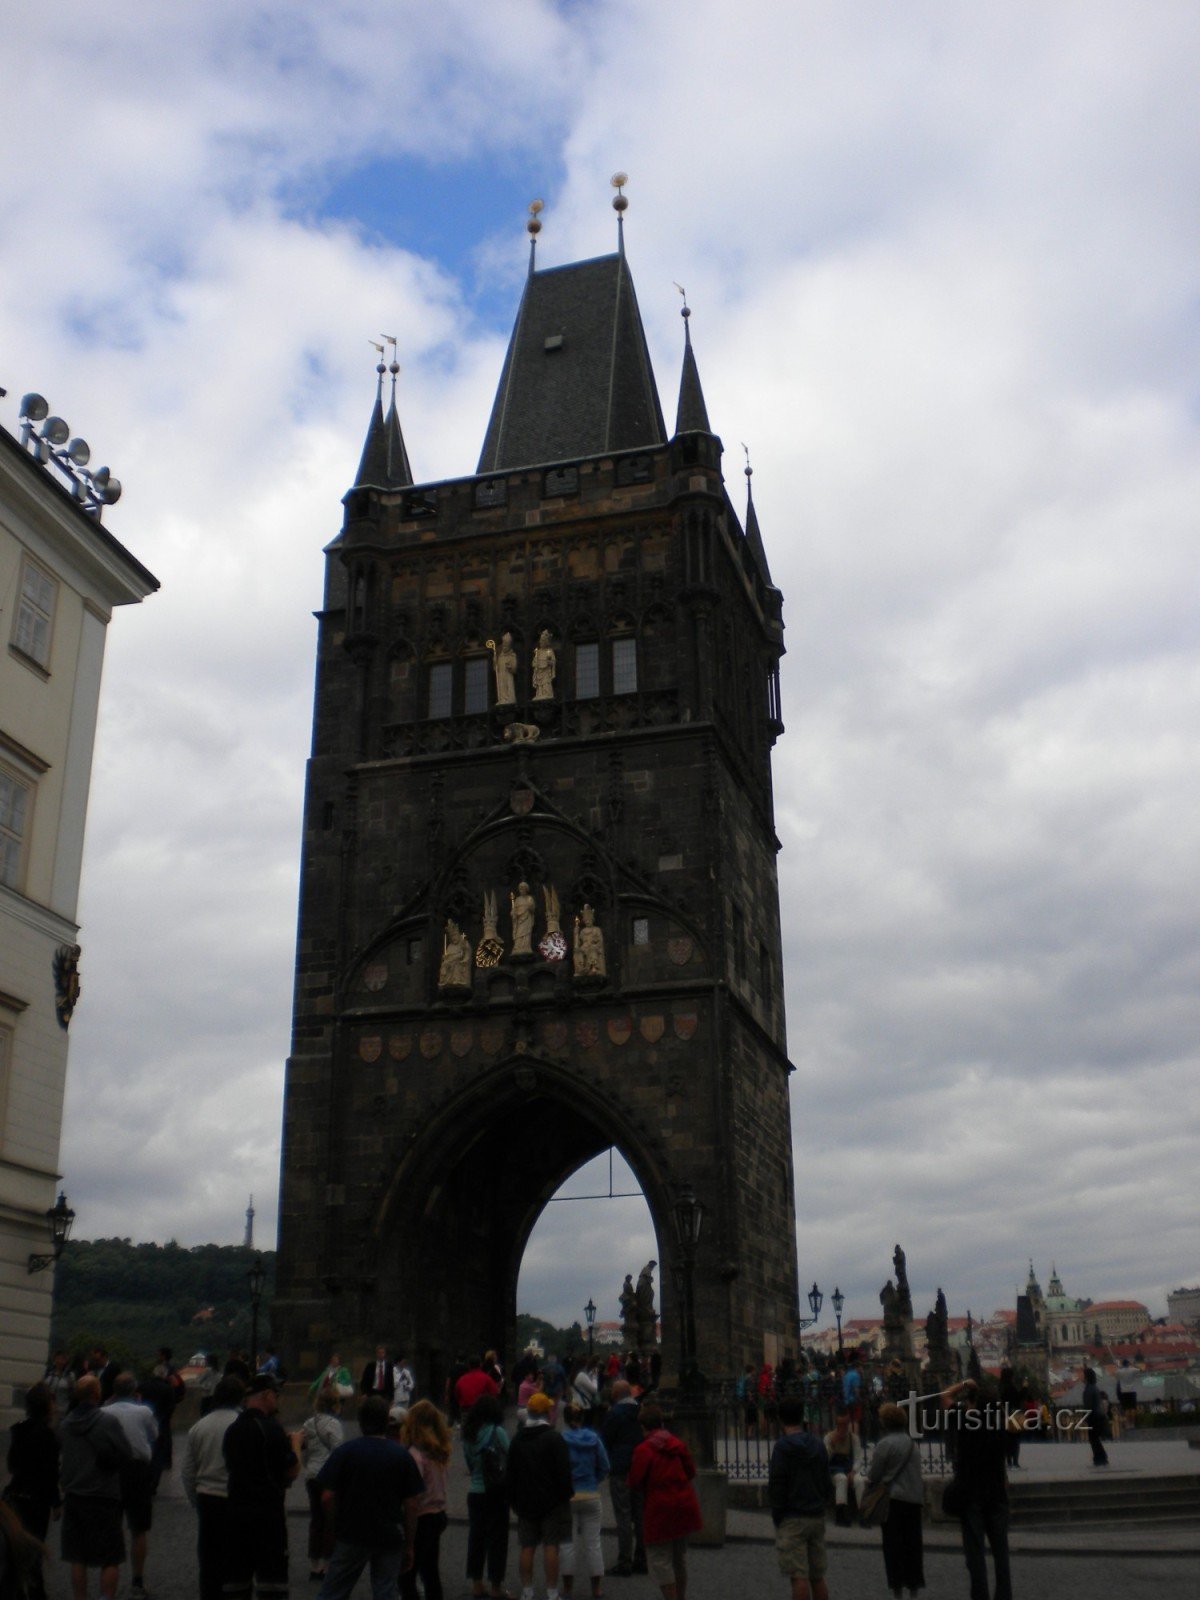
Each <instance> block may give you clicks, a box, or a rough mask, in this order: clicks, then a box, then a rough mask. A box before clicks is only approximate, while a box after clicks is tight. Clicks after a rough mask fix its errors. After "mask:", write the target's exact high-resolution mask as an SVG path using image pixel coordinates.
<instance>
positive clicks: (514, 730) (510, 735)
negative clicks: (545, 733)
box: [504, 722, 542, 744]
mask: <svg viewBox="0 0 1200 1600" xmlns="http://www.w3.org/2000/svg"><path fill="white" fill-rule="evenodd" d="M541 736H542V730H541V729H540V728H539V727H538V725H537V723H536V722H510V723H509V724H508V726H507V727H506V728H505V730H504V742H505V744H532V743H533V741H534V740H535V739H540V738H541Z"/></svg>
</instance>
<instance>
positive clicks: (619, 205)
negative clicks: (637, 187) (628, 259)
mask: <svg viewBox="0 0 1200 1600" xmlns="http://www.w3.org/2000/svg"><path fill="white" fill-rule="evenodd" d="M608 181H609V182H610V183H611V184H612V186H613V188H614V189H615V190H616V191H617V192H616V194H615V195H614V196H613V203H612V208H613V210H614V211H615V212H616V213H617V254H618V255H622V256H623V255H624V254H625V213H626V212H627V211H628V210H629V201H628V200H627V199H626V198H625V193H624V190H625V185H626V184H627V183H628V182H629V174H628V173H627V172H614V173H613V175H612V177H611V178H610V179H609V180H608Z"/></svg>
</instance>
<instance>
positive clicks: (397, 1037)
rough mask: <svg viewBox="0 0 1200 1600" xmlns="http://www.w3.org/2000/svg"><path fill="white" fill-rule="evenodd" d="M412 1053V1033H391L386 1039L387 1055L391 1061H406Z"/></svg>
mask: <svg viewBox="0 0 1200 1600" xmlns="http://www.w3.org/2000/svg"><path fill="white" fill-rule="evenodd" d="M411 1054H412V1034H411V1033H393V1034H392V1035H391V1036H390V1038H389V1039H388V1055H390V1056H391V1058H392V1060H393V1061H407V1060H408V1058H409V1056H410V1055H411Z"/></svg>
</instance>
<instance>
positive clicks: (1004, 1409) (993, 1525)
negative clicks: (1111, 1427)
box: [0, 1345, 1107, 1600]
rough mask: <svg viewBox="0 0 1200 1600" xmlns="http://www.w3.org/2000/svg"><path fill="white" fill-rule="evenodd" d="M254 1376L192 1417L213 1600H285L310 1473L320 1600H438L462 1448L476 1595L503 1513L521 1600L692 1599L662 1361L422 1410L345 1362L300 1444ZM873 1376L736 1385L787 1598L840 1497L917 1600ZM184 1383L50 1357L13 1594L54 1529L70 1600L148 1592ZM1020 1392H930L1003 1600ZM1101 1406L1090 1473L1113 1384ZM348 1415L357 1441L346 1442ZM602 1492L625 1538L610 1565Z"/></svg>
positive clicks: (29, 1408)
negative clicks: (755, 1433)
mask: <svg viewBox="0 0 1200 1600" xmlns="http://www.w3.org/2000/svg"><path fill="white" fill-rule="evenodd" d="M254 1367H255V1370H253V1371H251V1365H250V1363H249V1362H248V1361H247V1360H246V1358H245V1357H244V1356H243V1355H241V1354H239V1353H237V1352H235V1353H233V1354H232V1355H231V1356H230V1358H229V1359H228V1360H227V1361H226V1362H225V1364H224V1367H223V1369H222V1370H221V1371H219V1372H218V1371H216V1369H215V1368H213V1369H211V1379H209V1381H202V1382H201V1383H200V1384H199V1385H198V1387H199V1389H200V1392H201V1410H202V1413H203V1414H202V1415H201V1417H200V1420H199V1421H198V1422H196V1423H195V1424H194V1425H193V1426H192V1428H191V1429H190V1431H189V1432H188V1434H187V1436H186V1443H185V1444H184V1446H183V1448H182V1449H181V1451H180V1474H179V1475H180V1481H181V1484H182V1487H183V1490H184V1492H185V1494H186V1496H187V1499H188V1501H189V1502H190V1504H191V1506H192V1508H193V1509H194V1511H195V1514H196V1552H197V1566H198V1574H199V1591H200V1597H201V1600H252V1596H253V1595H254V1594H257V1595H258V1596H260V1597H263V1600H270V1597H277V1600H282V1597H284V1596H285V1595H286V1594H287V1592H288V1581H289V1579H288V1571H289V1563H288V1558H289V1552H288V1523H287V1517H286V1515H285V1498H286V1495H287V1492H288V1489H289V1487H290V1485H291V1484H292V1483H293V1482H294V1481H296V1480H297V1479H298V1478H299V1479H302V1481H303V1484H304V1488H305V1493H306V1496H307V1500H308V1511H309V1515H308V1524H307V1531H306V1532H307V1555H308V1566H309V1573H310V1577H311V1578H312V1580H313V1581H314V1583H316V1584H318V1585H319V1588H316V1589H315V1590H314V1591H313V1592H314V1594H315V1596H316V1600H346V1597H348V1596H349V1595H350V1593H351V1591H352V1590H353V1588H354V1585H355V1583H356V1582H357V1581H358V1579H359V1577H360V1575H361V1574H362V1573H363V1572H364V1571H368V1572H369V1577H370V1584H371V1593H372V1595H373V1597H375V1600H381V1597H382V1596H384V1595H386V1596H388V1597H389V1600H391V1597H394V1596H397V1595H399V1596H400V1600H417V1595H418V1593H419V1594H420V1595H421V1596H423V1600H442V1597H443V1593H444V1586H443V1580H442V1574H441V1542H442V1535H443V1532H444V1529H445V1527H446V1522H447V1475H448V1471H449V1468H450V1465H451V1462H452V1458H453V1456H454V1454H455V1451H456V1449H457V1450H458V1451H460V1452H461V1458H462V1462H463V1465H464V1468H465V1471H466V1472H467V1473H468V1474H469V1483H468V1493H467V1549H466V1577H467V1580H468V1582H469V1584H470V1587H471V1593H472V1596H473V1597H474V1600H485V1597H487V1600H514V1597H513V1595H512V1593H511V1591H510V1590H509V1589H508V1588H507V1587H506V1583H507V1582H508V1580H509V1574H510V1562H511V1557H512V1552H511V1551H510V1545H511V1544H512V1542H513V1539H512V1534H513V1524H514V1522H515V1546H516V1549H515V1567H516V1574H517V1578H518V1579H519V1584H520V1593H521V1597H522V1600H533V1596H534V1594H535V1583H536V1582H537V1581H538V1580H539V1579H540V1582H541V1586H542V1592H543V1593H544V1594H545V1595H546V1597H547V1600H559V1597H560V1596H571V1595H575V1594H578V1595H580V1596H582V1597H585V1600H598V1597H599V1596H600V1595H601V1594H602V1592H603V1579H604V1577H605V1576H618V1577H625V1576H632V1575H634V1574H637V1573H644V1574H646V1575H647V1577H648V1578H649V1579H650V1580H651V1581H652V1582H653V1583H654V1584H655V1585H656V1586H657V1587H659V1588H660V1589H661V1591H662V1593H663V1596H664V1597H665V1600H685V1597H686V1591H687V1544H688V1539H689V1537H690V1536H691V1535H692V1534H693V1533H695V1532H696V1531H697V1530H698V1529H699V1528H700V1526H701V1523H702V1518H701V1512H700V1504H699V1500H698V1498H697V1495H696V1492H695V1488H694V1479H695V1476H696V1467H695V1463H694V1461H693V1458H692V1455H691V1453H690V1451H689V1449H688V1446H687V1444H686V1443H685V1442H684V1440H683V1439H681V1438H680V1437H678V1436H677V1434H676V1433H675V1432H673V1431H672V1429H671V1427H670V1425H669V1421H668V1418H667V1416H666V1415H665V1413H664V1411H663V1409H662V1407H661V1406H660V1404H659V1403H658V1394H657V1392H656V1391H657V1383H658V1366H657V1362H656V1361H654V1360H652V1359H647V1358H643V1357H641V1356H640V1355H637V1354H636V1353H635V1354H631V1355H620V1356H619V1355H615V1354H614V1355H611V1356H609V1357H607V1358H600V1357H589V1358H587V1359H585V1360H579V1361H574V1362H569V1363H564V1362H562V1361H560V1360H559V1359H558V1358H557V1357H555V1356H548V1357H542V1356H541V1355H540V1353H538V1352H536V1351H533V1350H530V1351H527V1352H526V1353H525V1354H524V1355H523V1356H522V1357H521V1358H520V1360H519V1361H518V1362H517V1363H516V1365H515V1366H514V1367H513V1369H512V1371H511V1372H510V1373H507V1374H506V1373H505V1372H503V1370H502V1368H501V1365H500V1362H499V1360H498V1358H497V1355H496V1352H495V1351H494V1350H488V1351H485V1352H484V1353H483V1354H482V1355H481V1356H478V1357H471V1358H469V1359H463V1360H460V1361H458V1362H456V1363H455V1364H454V1366H453V1368H452V1369H451V1371H450V1373H449V1375H448V1376H447V1378H446V1379H445V1382H444V1384H439V1386H438V1391H439V1392H438V1393H437V1395H436V1400H435V1398H433V1397H429V1396H421V1395H419V1393H418V1384H417V1379H416V1376H415V1374H414V1372H413V1368H412V1366H411V1364H410V1363H409V1361H408V1360H407V1358H406V1357H405V1356H404V1355H403V1354H400V1355H392V1354H390V1353H389V1352H388V1350H387V1348H386V1347H385V1346H382V1345H380V1346H378V1347H377V1348H376V1351H375V1356H374V1359H373V1360H372V1361H370V1362H368V1363H367V1364H366V1365H365V1366H364V1368H363V1370H362V1372H361V1374H360V1375H359V1376H358V1378H357V1381H356V1380H355V1377H354V1376H353V1375H352V1374H351V1372H350V1370H349V1369H348V1368H347V1366H346V1365H345V1364H344V1363H343V1362H342V1360H341V1357H340V1355H339V1353H338V1352H337V1351H333V1352H331V1354H330V1358H329V1361H328V1362H327V1363H326V1365H325V1366H324V1367H323V1368H322V1370H321V1371H320V1372H318V1373H317V1374H316V1375H315V1377H314V1378H313V1380H312V1383H311V1385H310V1386H309V1387H308V1391H307V1411H308V1415H307V1417H306V1418H305V1420H304V1422H303V1425H302V1426H301V1427H299V1428H298V1429H296V1430H295V1431H294V1432H288V1431H285V1429H284V1427H283V1425H282V1423H281V1421H280V1419H279V1415H278V1411H279V1402H280V1394H281V1379H282V1377H283V1376H284V1375H283V1374H282V1372H281V1369H280V1367H279V1362H278V1359H277V1358H276V1356H275V1355H274V1352H272V1351H271V1350H270V1349H269V1348H268V1350H267V1351H266V1352H265V1353H264V1354H263V1356H262V1358H261V1360H259V1361H257V1362H255V1363H254ZM813 1374H816V1376H817V1382H816V1384H814V1383H813V1382H812V1381H811V1380H812V1377H813ZM877 1376H878V1375H876V1374H871V1375H864V1373H863V1372H862V1371H861V1370H860V1365H859V1362H858V1360H857V1359H855V1358H852V1359H849V1360H847V1361H846V1362H844V1363H843V1364H841V1365H840V1366H838V1367H836V1368H830V1369H828V1370H825V1371H822V1370H821V1369H820V1368H817V1367H816V1366H815V1365H814V1366H812V1367H810V1368H808V1369H807V1370H801V1371H796V1370H794V1369H793V1370H788V1368H787V1366H786V1365H785V1366H783V1367H781V1368H780V1369H779V1370H778V1371H775V1370H772V1369H770V1368H768V1367H765V1366H764V1367H760V1368H757V1369H752V1368H748V1369H747V1371H746V1373H745V1374H744V1382H743V1383H742V1384H740V1385H739V1387H738V1390H737V1406H738V1408H739V1414H740V1417H741V1422H742V1424H743V1425H744V1426H745V1428H746V1429H747V1430H749V1429H755V1430H758V1429H760V1428H763V1427H764V1426H766V1427H769V1431H770V1433H771V1435H772V1436H773V1437H774V1436H775V1435H777V1437H774V1443H773V1446H772V1448H771V1452H770V1463H769V1474H768V1498H769V1504H770V1509H771V1513H772V1517H773V1519H774V1523H775V1527H776V1552H777V1559H778V1564H779V1567H780V1570H781V1572H782V1573H783V1575H784V1577H785V1578H786V1579H787V1581H788V1584H789V1587H790V1593H791V1600H827V1597H828V1594H829V1580H828V1577H827V1571H828V1566H829V1562H828V1554H827V1550H826V1543H825V1529H826V1513H827V1508H828V1507H829V1506H832V1507H833V1510H834V1518H835V1522H836V1524H837V1525H842V1526H844V1525H848V1524H849V1523H850V1522H851V1520H852V1519H853V1520H855V1521H861V1522H862V1523H863V1524H864V1525H867V1526H879V1527H880V1528H881V1539H882V1558H883V1567H884V1576H885V1581H886V1584H887V1587H888V1589H889V1590H890V1592H891V1593H892V1594H893V1595H898V1596H899V1595H905V1594H908V1595H916V1594H919V1593H920V1591H921V1590H922V1589H923V1588H924V1586H925V1576H924V1565H923V1561H924V1556H923V1541H922V1514H923V1507H924V1504H925V1500H926V1492H925V1484H924V1481H923V1474H922V1463H921V1456H920V1451H919V1449H918V1444H917V1440H916V1439H915V1438H914V1437H913V1436H912V1432H911V1431H910V1424H911V1422H912V1415H911V1408H910V1406H908V1405H904V1404H900V1403H898V1400H896V1399H889V1398H886V1389H885V1390H884V1392H883V1394H881V1393H880V1391H879V1389H878V1388H877V1387H876V1378H877ZM1087 1376H1090V1375H1088V1374H1085V1378H1086V1377H1087ZM207 1378H208V1374H206V1379H207ZM830 1379H831V1380H833V1385H834V1386H833V1391H832V1393H830V1392H829V1390H828V1388H827V1385H826V1380H830ZM1091 1387H1092V1390H1093V1391H1095V1383H1094V1379H1093V1380H1092V1385H1091ZM183 1393H184V1384H183V1380H182V1378H181V1377H180V1375H179V1373H178V1371H177V1369H176V1368H175V1367H174V1364H173V1362H172V1360H171V1352H170V1350H166V1349H164V1350H160V1351H159V1353H158V1360H157V1361H156V1362H155V1364H154V1366H153V1367H152V1368H151V1369H150V1370H149V1371H147V1372H145V1373H143V1374H142V1375H140V1376H137V1375H135V1374H134V1373H133V1372H130V1371H123V1370H121V1368H120V1366H119V1364H118V1363H116V1362H114V1361H111V1360H110V1359H109V1357H108V1355H107V1353H106V1352H105V1351H104V1350H103V1349H99V1348H97V1349H95V1350H94V1351H93V1352H91V1354H90V1355H89V1357H88V1359H87V1360H86V1361H84V1362H81V1363H78V1364H77V1366H76V1368H74V1369H71V1368H69V1367H68V1365H67V1363H66V1360H65V1357H64V1356H63V1355H62V1354H61V1353H60V1354H58V1355H56V1357H55V1359H54V1362H53V1363H52V1364H51V1367H50V1368H49V1370H48V1371H47V1373H46V1376H45V1379H44V1380H43V1381H42V1382H41V1383H39V1384H36V1385H34V1386H33V1388H32V1389H30V1391H29V1392H28V1396H27V1399H26V1416H25V1420H24V1421H23V1422H20V1423H18V1424H16V1426H14V1428H13V1430H12V1437H11V1444H10V1448H9V1452H8V1468H9V1471H10V1474H11V1478H10V1481H9V1483H8V1485H7V1487H6V1488H5V1490H4V1494H3V1499H2V1500H0V1595H5V1596H7V1594H8V1592H9V1591H10V1590H11V1592H12V1593H13V1594H16V1595H21V1596H23V1597H25V1596H27V1597H28V1600H41V1597H43V1596H44V1594H45V1588H44V1579H43V1555H44V1548H45V1543H46V1540H47V1536H48V1533H49V1530H50V1524H51V1522H52V1521H56V1522H60V1523H61V1529H60V1532H61V1552H62V1557H63V1560H64V1561H65V1562H67V1563H68V1564H69V1567H70V1577H71V1588H72V1595H73V1600H85V1597H86V1596H87V1594H88V1575H89V1571H90V1570H93V1569H98V1570H99V1584H100V1589H99V1592H100V1595H101V1596H102V1597H105V1600H112V1597H114V1596H115V1594H116V1590H117V1580H118V1573H119V1568H120V1567H121V1565H122V1564H123V1563H124V1562H125V1561H126V1560H128V1561H129V1565H130V1592H131V1594H132V1595H133V1596H134V1597H137V1596H145V1594H146V1587H145V1572H146V1561H147V1553H148V1546H149V1541H150V1534H151V1528H152V1524H153V1505H154V1498H155V1493H156V1491H157V1488H158V1483H159V1479H160V1477H161V1475H162V1474H163V1472H164V1471H166V1470H167V1469H168V1468H170V1466H171V1464H172V1460H173V1448H174V1447H173V1438H172V1416H173V1413H174V1411H175V1409H176V1407H177V1405H178V1403H179V1400H180V1399H181V1398H182V1396H183ZM1026 1398H1027V1397H1026V1396H1023V1395H1022V1393H1021V1390H1020V1387H1019V1386H1016V1385H1014V1383H1013V1381H1012V1375H1011V1374H1007V1373H1006V1374H1005V1375H1004V1376H1003V1379H1002V1383H1001V1385H1000V1387H999V1388H997V1387H996V1386H994V1385H991V1384H990V1382H989V1381H988V1380H984V1381H983V1382H976V1381H975V1380H972V1379H968V1380H966V1381H965V1382H963V1383H960V1384H956V1385H952V1386H951V1387H950V1388H948V1389H947V1390H946V1391H945V1392H944V1393H942V1394H941V1395H940V1396H939V1397H937V1402H936V1406H937V1414H938V1419H939V1420H938V1424H937V1426H938V1428H939V1432H940V1433H941V1436H942V1438H943V1440H944V1442H945V1444H946V1447H947V1450H948V1453H949V1456H950V1459H951V1461H952V1463H953V1474H952V1477H951V1478H950V1480H949V1482H948V1485H947V1487H946V1491H945V1500H944V1509H945V1511H946V1512H947V1514H948V1515H950V1516H952V1517H957V1518H958V1519H959V1521H960V1525H961V1529H962V1544H963V1551H964V1556H965V1559H966V1565H967V1568H968V1573H969V1577H970V1593H971V1596H972V1600H987V1597H988V1595H989V1573H988V1552H989V1550H990V1553H991V1565H992V1569H993V1581H994V1589H993V1591H992V1593H993V1595H994V1600H1010V1596H1011V1579H1010V1573H1009V1562H1008V1543H1007V1526H1008V1523H1007V1517H1008V1509H1007V1489H1006V1481H1007V1469H1008V1468H1010V1467H1013V1466H1016V1465H1019V1443H1020V1439H1021V1437H1022V1436H1023V1435H1026V1434H1027V1433H1028V1429H1029V1414H1028V1412H1027V1409H1026ZM1092 1398H1093V1399H1094V1403H1095V1406H1096V1416H1095V1422H1094V1426H1093V1430H1092V1432H1093V1452H1094V1455H1095V1457H1096V1459H1097V1460H1099V1459H1100V1458H1101V1457H1102V1456H1103V1443H1102V1439H1103V1428H1102V1419H1101V1412H1100V1396H1099V1395H1098V1391H1096V1392H1095V1393H1094V1394H1093V1396H1092ZM439 1402H440V1403H439ZM514 1407H515V1413H516V1416H515V1426H510V1425H509V1424H508V1423H507V1422H506V1417H507V1416H508V1415H510V1414H511V1411H512V1409H513V1408H514ZM350 1419H353V1421H354V1422H356V1424H357V1427H356V1429H351V1430H349V1432H350V1435H351V1436H349V1437H348V1436H347V1429H346V1427H345V1423H346V1421H347V1420H350ZM826 1424H828V1425H827V1426H826ZM926 1425H927V1424H926ZM456 1435H457V1439H456ZM1104 1459H1105V1460H1106V1459H1107V1458H1106V1457H1105V1458H1104ZM602 1491H604V1492H605V1493H607V1496H608V1499H609V1501H610V1503H611V1507H612V1512H613V1517H614V1521H615V1523H616V1532H617V1549H616V1559H615V1561H613V1562H612V1563H611V1564H610V1565H609V1566H607V1568H606V1566H605V1562H604V1557H603V1553H602V1548H601V1538H600V1531H601V1522H602V1515H603V1512H602V1498H601V1496H602ZM126 1533H127V1534H128V1545H127V1544H126ZM539 1569H540V1570H539ZM6 1583H8V1585H9V1588H8V1589H6V1588H5V1587H4V1585H5V1584H6Z"/></svg>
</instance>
